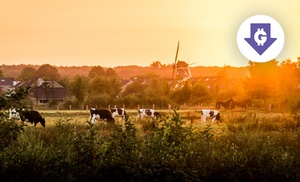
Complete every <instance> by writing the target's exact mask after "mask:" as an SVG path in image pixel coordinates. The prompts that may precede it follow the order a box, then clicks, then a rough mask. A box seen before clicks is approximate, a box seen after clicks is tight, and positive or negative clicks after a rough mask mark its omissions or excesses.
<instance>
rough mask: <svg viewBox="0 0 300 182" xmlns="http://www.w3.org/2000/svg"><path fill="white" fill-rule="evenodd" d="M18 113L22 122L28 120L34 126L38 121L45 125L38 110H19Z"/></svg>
mask: <svg viewBox="0 0 300 182" xmlns="http://www.w3.org/2000/svg"><path fill="white" fill-rule="evenodd" d="M19 114H20V118H21V120H22V121H23V122H25V121H29V122H30V123H31V124H32V125H33V126H36V124H37V123H39V122H40V123H41V125H42V126H43V127H45V123H46V121H45V118H42V116H41V114H40V113H39V112H38V111H34V110H29V111H21V112H20V113H19Z"/></svg>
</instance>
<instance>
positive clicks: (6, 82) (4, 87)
mask: <svg viewBox="0 0 300 182" xmlns="http://www.w3.org/2000/svg"><path fill="white" fill-rule="evenodd" d="M15 85H16V81H15V79H14V78H0V94H3V93H6V92H7V91H9V90H14V88H15Z"/></svg>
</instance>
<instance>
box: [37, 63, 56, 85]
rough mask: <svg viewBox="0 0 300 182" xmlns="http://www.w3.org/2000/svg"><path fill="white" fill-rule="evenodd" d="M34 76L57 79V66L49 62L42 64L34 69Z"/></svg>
mask: <svg viewBox="0 0 300 182" xmlns="http://www.w3.org/2000/svg"><path fill="white" fill-rule="evenodd" d="M36 78H43V79H44V80H50V81H52V80H53V81H57V80H58V79H59V78H60V74H59V73H58V70H57V68H55V67H54V66H51V65H50V64H43V65H42V66H40V67H39V69H38V70H37V71H36Z"/></svg>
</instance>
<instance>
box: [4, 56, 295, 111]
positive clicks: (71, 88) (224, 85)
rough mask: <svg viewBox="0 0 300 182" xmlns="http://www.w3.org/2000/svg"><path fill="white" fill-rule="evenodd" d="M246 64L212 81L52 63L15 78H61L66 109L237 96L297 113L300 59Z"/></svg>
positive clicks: (163, 105)
mask: <svg viewBox="0 0 300 182" xmlns="http://www.w3.org/2000/svg"><path fill="white" fill-rule="evenodd" d="M247 68H248V71H249V73H250V76H249V77H245V78H234V79H232V78H229V77H228V73H227V69H226V67H223V68H222V69H221V71H219V72H218V73H217V74H216V75H215V77H214V80H213V79H210V80H209V79H194V78H193V79H188V80H186V81H180V80H170V79H168V78H162V77H160V76H158V75H156V74H154V73H147V74H144V75H136V77H133V78H131V79H130V80H127V81H126V83H124V82H125V81H124V80H122V79H121V78H120V77H119V76H118V74H117V73H116V72H115V70H114V69H113V68H103V67H101V66H95V67H92V68H91V69H90V71H89V74H88V76H84V75H81V74H80V73H78V74H77V75H76V76H75V77H73V78H68V77H61V75H60V74H59V73H58V70H57V69H56V68H55V67H54V66H51V65H49V64H44V65H42V66H40V67H39V68H38V69H34V68H32V67H25V68H24V69H23V70H22V72H21V73H20V74H19V76H18V77H17V78H16V79H17V80H20V81H29V80H34V79H37V78H39V77H41V78H43V79H44V80H54V81H57V82H58V83H60V84H61V85H63V86H64V87H65V92H66V101H65V103H64V107H65V108H69V105H72V108H74V109H81V108H82V107H84V106H85V105H88V106H91V107H107V106H108V105H111V106H114V105H117V106H119V107H121V106H123V105H125V106H126V107H128V108H137V106H138V105H139V104H140V105H143V106H144V107H152V106H153V104H154V105H155V106H156V107H158V108H168V106H169V105H172V106H175V107H178V106H182V105H185V104H186V105H189V106H195V105H200V104H203V105H209V106H213V105H214V103H215V102H216V101H217V100H226V99H229V98H233V99H235V100H242V99H251V100H252V101H253V102H252V103H255V104H256V105H257V106H260V107H265V106H267V105H268V104H272V106H273V107H278V108H286V109H288V110H290V111H292V112H297V111H298V108H300V92H299V91H300V84H299V80H300V58H298V60H297V61H296V62H292V61H291V60H290V59H286V60H284V61H281V62H279V61H277V60H275V59H274V60H271V61H268V62H265V63H257V62H252V61H249V65H248V67H247ZM0 74H2V72H0ZM2 76H3V75H2ZM210 81H211V82H210ZM212 83H213V84H212ZM52 106H54V107H55V105H52Z"/></svg>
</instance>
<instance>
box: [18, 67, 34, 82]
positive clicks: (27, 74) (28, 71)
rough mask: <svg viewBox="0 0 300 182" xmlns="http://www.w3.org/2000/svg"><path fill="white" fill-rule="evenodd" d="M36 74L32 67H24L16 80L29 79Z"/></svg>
mask: <svg viewBox="0 0 300 182" xmlns="http://www.w3.org/2000/svg"><path fill="white" fill-rule="evenodd" d="M35 76H36V70H35V69H34V68H32V67H25V68H24V69H23V70H22V72H21V74H20V75H19V76H18V77H17V79H18V80H22V81H29V80H32V79H34V78H35Z"/></svg>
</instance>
